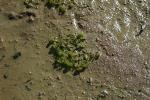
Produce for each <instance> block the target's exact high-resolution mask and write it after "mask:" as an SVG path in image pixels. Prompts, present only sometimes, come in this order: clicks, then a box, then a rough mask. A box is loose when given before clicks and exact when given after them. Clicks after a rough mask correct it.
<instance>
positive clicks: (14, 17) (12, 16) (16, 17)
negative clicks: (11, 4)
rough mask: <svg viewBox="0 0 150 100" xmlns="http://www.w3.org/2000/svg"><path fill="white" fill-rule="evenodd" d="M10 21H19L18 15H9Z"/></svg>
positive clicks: (12, 13) (11, 13) (13, 13)
mask: <svg viewBox="0 0 150 100" xmlns="http://www.w3.org/2000/svg"><path fill="white" fill-rule="evenodd" d="M8 18H9V20H17V19H18V14H17V13H16V12H10V13H9V14H8Z"/></svg>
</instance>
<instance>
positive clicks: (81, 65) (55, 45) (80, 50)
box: [47, 33, 99, 72]
mask: <svg viewBox="0 0 150 100" xmlns="http://www.w3.org/2000/svg"><path fill="white" fill-rule="evenodd" d="M47 47H49V48H50V50H49V53H50V54H52V55H53V57H54V59H55V63H54V66H55V67H56V68H60V69H64V71H70V70H71V71H73V72H82V71H84V70H85V69H86V68H87V67H88V65H89V64H90V63H91V62H93V61H94V60H97V59H98V58H99V54H98V53H91V52H90V51H89V50H87V44H86V39H85V36H84V34H83V33H78V34H67V35H65V36H59V37H56V38H54V39H51V40H50V41H49V43H48V44H47Z"/></svg>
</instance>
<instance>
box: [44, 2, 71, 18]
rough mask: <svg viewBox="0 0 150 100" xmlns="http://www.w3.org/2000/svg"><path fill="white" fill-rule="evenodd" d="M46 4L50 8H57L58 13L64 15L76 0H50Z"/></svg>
mask: <svg viewBox="0 0 150 100" xmlns="http://www.w3.org/2000/svg"><path fill="white" fill-rule="evenodd" d="M46 5H47V7H48V8H50V9H51V8H55V9H57V11H58V13H59V14H60V15H63V14H65V12H66V10H67V9H68V10H69V9H71V8H72V7H73V5H74V0H48V1H47V4H46Z"/></svg>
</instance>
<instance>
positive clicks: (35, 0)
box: [24, 0, 39, 8]
mask: <svg viewBox="0 0 150 100" xmlns="http://www.w3.org/2000/svg"><path fill="white" fill-rule="evenodd" d="M38 4H39V0H25V1H24V5H25V6H26V8H37V5H38Z"/></svg>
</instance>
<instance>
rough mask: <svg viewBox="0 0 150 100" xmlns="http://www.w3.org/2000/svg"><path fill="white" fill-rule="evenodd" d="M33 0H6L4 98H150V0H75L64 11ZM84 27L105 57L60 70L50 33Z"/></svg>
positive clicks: (0, 34)
mask: <svg viewBox="0 0 150 100" xmlns="http://www.w3.org/2000/svg"><path fill="white" fill-rule="evenodd" d="M33 1H38V3H37V5H33V6H34V7H31V8H30V7H29V8H28V7H26V6H25V4H24V1H23V0H0V100H150V35H149V33H150V1H149V0H74V6H73V8H72V9H68V10H67V11H66V12H65V13H64V14H63V15H62V14H59V12H58V10H57V9H55V8H51V9H50V8H48V7H47V6H46V0H33ZM59 11H60V10H59ZM61 11H63V10H62V9H61ZM81 31H82V32H84V33H86V38H87V40H88V41H87V43H88V46H89V48H92V49H93V50H98V51H99V52H101V56H100V58H99V59H98V60H97V61H94V62H93V63H91V64H90V65H89V67H88V68H87V69H86V70H85V71H84V72H82V73H80V75H77V76H74V75H73V74H72V72H68V73H63V71H61V70H56V69H54V65H53V63H54V59H53V57H52V56H51V55H49V54H48V52H49V50H48V49H47V48H46V45H47V43H48V42H49V40H50V38H52V37H55V36H59V35H65V34H66V33H75V32H81Z"/></svg>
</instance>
